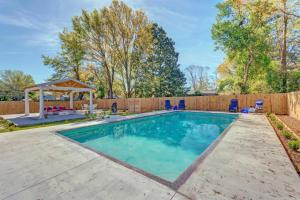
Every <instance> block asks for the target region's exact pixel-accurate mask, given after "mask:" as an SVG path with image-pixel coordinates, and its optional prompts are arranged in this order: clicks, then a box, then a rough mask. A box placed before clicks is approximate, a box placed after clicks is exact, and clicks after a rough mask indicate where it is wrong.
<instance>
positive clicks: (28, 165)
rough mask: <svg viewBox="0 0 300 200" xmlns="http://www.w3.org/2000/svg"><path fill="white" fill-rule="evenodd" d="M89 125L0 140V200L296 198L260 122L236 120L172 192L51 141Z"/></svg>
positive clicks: (284, 159)
mask: <svg viewBox="0 0 300 200" xmlns="http://www.w3.org/2000/svg"><path fill="white" fill-rule="evenodd" d="M148 115H149V114H148ZM132 117H136V116H127V117H115V118H111V119H109V121H114V120H120V119H121V118H132ZM96 123H103V122H88V123H74V124H67V125H59V126H55V127H45V128H39V129H32V130H26V131H17V132H13V133H3V134H0V152H1V153H0V162H1V165H0V188H1V190H0V199H22V200H24V199H30V200H31V199H80V200H82V199H105V200H107V199H114V200H116V199H122V200H124V199H128V200H134V199H155V200H157V199H169V200H170V199H172V200H187V199H200V200H201V199H204V200H206V199H210V200H211V199H281V200H282V199H300V190H299V188H300V178H299V176H298V175H297V173H296V171H295V169H294V168H293V166H292V164H291V162H290V160H289V158H288V156H287V154H286V153H285V151H284V149H283V147H282V146H281V144H280V142H279V140H278V139H277V136H276V135H275V133H274V132H273V130H272V127H271V126H270V125H269V124H268V122H267V119H266V118H265V117H264V116H263V115H242V116H241V118H240V119H238V121H237V122H235V123H234V124H233V126H232V127H231V128H230V129H229V131H228V132H227V134H226V135H225V137H224V138H223V139H222V140H221V141H220V143H219V144H218V145H217V146H216V148H215V149H214V150H213V151H212V152H211V153H210V155H208V156H207V157H206V158H205V159H204V161H203V162H202V163H200V164H199V165H198V167H197V169H196V170H195V171H194V172H193V174H192V175H191V176H190V177H189V178H188V179H187V181H186V182H185V183H184V184H183V185H182V186H181V187H180V188H179V189H178V190H177V191H174V190H173V189H171V188H169V187H167V186H165V185H162V184H160V183H158V182H156V181H154V180H152V179H150V178H148V177H145V176H143V175H141V174H139V173H137V172H135V171H132V170H130V169H128V168H125V167H123V166H121V165H119V164H117V163H115V162H113V161H111V160H109V159H106V158H104V157H102V156H99V155H98V154H96V153H94V152H92V151H90V150H87V149H85V148H83V147H80V146H78V145H77V144H74V143H72V142H69V141H67V140H65V139H63V138H61V137H59V136H57V135H55V134H53V132H54V131H57V130H61V129H68V128H74V127H77V126H78V127H79V126H86V125H91V124H96Z"/></svg>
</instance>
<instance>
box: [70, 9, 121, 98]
mask: <svg viewBox="0 0 300 200" xmlns="http://www.w3.org/2000/svg"><path fill="white" fill-rule="evenodd" d="M105 9H106V8H102V9H100V10H94V11H92V12H91V13H89V12H88V11H86V10H83V11H82V15H81V16H79V17H78V16H77V17H74V18H73V20H72V22H73V29H74V32H76V33H77V34H78V35H81V36H82V38H83V39H82V45H83V48H84V50H85V53H86V55H85V59H86V60H87V61H89V62H91V63H94V65H92V66H91V67H90V69H92V70H93V72H94V75H95V76H96V77H98V78H99V79H100V78H105V79H106V83H107V84H108V97H109V98H112V97H113V84H114V79H115V68H116V65H117V64H118V63H117V60H116V58H115V55H114V53H113V49H112V45H111V37H110V35H109V33H108V31H107V30H108V26H107V23H106V19H105V17H104V16H103V12H104V10H105ZM102 71H103V72H104V74H103V75H104V76H103V75H102V74H100V72H102Z"/></svg>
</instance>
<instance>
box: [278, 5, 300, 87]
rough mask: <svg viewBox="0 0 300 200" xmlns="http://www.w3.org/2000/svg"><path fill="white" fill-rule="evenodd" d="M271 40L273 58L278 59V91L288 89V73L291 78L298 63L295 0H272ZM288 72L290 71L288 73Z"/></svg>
mask: <svg viewBox="0 0 300 200" xmlns="http://www.w3.org/2000/svg"><path fill="white" fill-rule="evenodd" d="M273 2H274V4H273V7H274V12H273V13H272V18H273V19H274V20H273V21H272V22H273V29H274V31H273V34H272V36H273V41H274V44H273V45H274V49H276V51H274V58H275V59H278V60H279V63H280V64H279V65H280V67H279V71H278V73H279V74H280V76H279V78H280V79H281V83H280V88H279V91H281V92H287V91H288V81H289V75H290V78H292V77H293V76H294V75H293V73H294V71H291V70H294V69H295V68H297V67H299V65H300V63H299V60H298V58H299V57H300V47H299V46H300V45H299V43H300V15H299V8H300V7H299V6H300V3H299V1H297V0H274V1H273ZM278 50H279V51H278ZM289 72H290V73H289Z"/></svg>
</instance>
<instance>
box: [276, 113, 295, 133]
mask: <svg viewBox="0 0 300 200" xmlns="http://www.w3.org/2000/svg"><path fill="white" fill-rule="evenodd" d="M277 117H278V118H279V119H280V120H281V121H282V122H283V123H284V124H285V125H286V126H287V127H289V128H290V129H291V130H292V131H293V132H294V133H296V134H297V135H298V136H299V137H300V120H297V119H295V118H293V117H290V116H288V115H277Z"/></svg>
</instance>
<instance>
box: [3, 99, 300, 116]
mask: <svg viewBox="0 0 300 200" xmlns="http://www.w3.org/2000/svg"><path fill="white" fill-rule="evenodd" d="M288 95H289V96H290V95H291V97H290V100H289V102H295V103H294V104H298V106H299V104H300V102H299V98H298V101H294V98H292V97H294V95H293V94H248V95H222V96H194V97H162V98H130V99H101V100H94V103H96V104H97V108H99V109H110V108H111V105H112V103H114V102H116V103H117V105H118V109H121V110H127V109H128V110H129V112H135V113H140V112H148V111H152V110H163V109H164V107H165V105H164V104H165V100H166V99H169V100H170V101H171V104H172V105H178V102H179V100H180V99H184V100H185V104H186V106H187V109H189V110H204V111H228V106H229V102H230V100H231V99H233V98H237V99H238V101H239V109H241V108H243V107H245V106H251V105H252V106H254V105H255V101H256V100H257V99H262V100H263V101H264V106H263V108H264V109H263V112H274V113H276V114H288V113H290V111H288V105H287V99H288ZM298 96H299V95H298ZM85 103H87V102H86V101H74V108H76V109H81V108H82V105H83V104H85ZM54 105H56V106H57V105H61V106H65V107H69V102H68V101H45V106H54ZM291 107H292V106H289V108H291ZM293 107H295V108H296V107H297V106H295V105H293ZM298 109H299V108H298ZM30 112H31V113H34V112H39V102H30ZM18 113H24V102H23V101H2V102H1V101H0V115H5V114H18Z"/></svg>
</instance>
